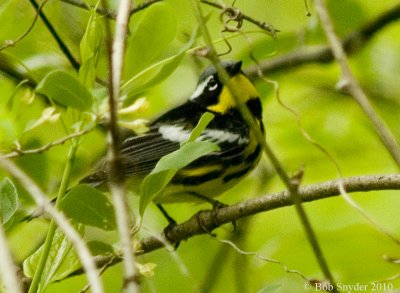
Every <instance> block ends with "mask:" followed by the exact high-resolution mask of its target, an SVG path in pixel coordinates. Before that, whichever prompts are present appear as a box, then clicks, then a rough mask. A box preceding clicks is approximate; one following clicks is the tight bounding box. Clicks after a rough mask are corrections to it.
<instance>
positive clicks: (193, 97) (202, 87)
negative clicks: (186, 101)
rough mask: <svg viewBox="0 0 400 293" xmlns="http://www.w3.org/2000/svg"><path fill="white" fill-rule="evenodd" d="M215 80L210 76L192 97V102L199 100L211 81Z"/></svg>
mask: <svg viewBox="0 0 400 293" xmlns="http://www.w3.org/2000/svg"><path fill="white" fill-rule="evenodd" d="M211 78H213V76H212V75H211V76H209V77H208V78H207V79H206V80H205V81H203V82H202V83H200V84H199V85H198V86H197V87H196V89H195V91H194V92H193V94H192V95H191V96H190V100H191V101H193V100H194V99H196V98H198V97H199V96H200V95H201V94H202V93H203V91H204V89H205V88H206V86H207V84H208V82H209V81H210V79H211Z"/></svg>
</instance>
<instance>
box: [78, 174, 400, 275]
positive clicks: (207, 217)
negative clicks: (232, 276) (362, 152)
mask: <svg viewBox="0 0 400 293" xmlns="http://www.w3.org/2000/svg"><path fill="white" fill-rule="evenodd" d="M342 180H343V185H344V187H345V189H346V191H347V192H349V193H350V192H368V191H381V190H400V174H393V175H368V176H356V177H349V178H343V179H342ZM298 194H299V196H300V199H301V201H302V202H312V201H315V200H319V199H324V198H329V197H333V196H338V195H340V190H339V180H331V181H326V182H323V183H318V184H313V185H308V186H304V187H301V188H299V192H298ZM291 205H293V202H292V200H291V198H290V195H289V192H288V191H281V192H276V193H273V194H268V195H265V196H261V197H257V198H251V199H248V200H245V201H242V202H239V203H236V204H233V205H230V206H227V207H223V208H220V209H218V210H217V211H213V210H203V211H200V212H199V213H197V214H195V215H194V216H192V217H191V218H190V219H189V220H187V221H186V222H184V223H181V224H179V225H176V226H174V227H172V228H170V229H167V230H166V232H164V233H162V234H161V236H160V237H148V238H143V239H142V240H140V246H141V250H140V251H138V252H137V253H138V254H146V253H149V252H151V251H153V250H156V249H160V248H162V247H165V243H166V241H162V240H160V238H161V239H167V240H168V242H169V243H171V245H174V244H176V243H179V242H181V241H182V240H187V239H189V238H191V237H193V236H196V235H202V234H206V233H207V232H206V231H212V230H214V229H215V228H218V227H220V226H222V225H223V224H228V223H232V222H234V221H237V220H239V219H241V218H244V217H248V216H253V215H256V214H260V213H262V212H267V211H270V210H274V209H278V208H282V207H287V206H291ZM110 260H111V261H110ZM96 261H97V264H98V266H103V265H106V264H107V265H109V266H111V265H113V264H116V263H118V262H120V261H121V258H120V257H119V256H106V257H104V256H97V257H96ZM79 273H81V272H80V271H77V272H75V273H74V275H75V274H79Z"/></svg>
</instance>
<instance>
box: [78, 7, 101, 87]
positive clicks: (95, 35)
mask: <svg viewBox="0 0 400 293" xmlns="http://www.w3.org/2000/svg"><path fill="white" fill-rule="evenodd" d="M90 12H91V14H90V18H89V21H88V24H87V27H86V31H85V34H84V35H83V37H82V40H81V43H80V53H81V60H82V64H81V67H80V68H79V78H80V80H81V82H82V83H83V84H84V85H85V86H87V87H88V88H93V87H94V84H95V80H96V68H97V63H98V61H99V57H100V50H101V46H102V43H103V30H102V27H101V23H100V21H99V17H98V16H97V13H96V11H95V10H94V9H92V10H91V11H90Z"/></svg>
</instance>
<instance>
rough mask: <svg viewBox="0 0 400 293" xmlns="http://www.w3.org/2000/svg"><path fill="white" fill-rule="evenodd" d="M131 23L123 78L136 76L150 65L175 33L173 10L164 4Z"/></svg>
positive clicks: (147, 10)
mask: <svg viewBox="0 0 400 293" xmlns="http://www.w3.org/2000/svg"><path fill="white" fill-rule="evenodd" d="M133 20H134V21H132V22H131V23H132V24H133V27H131V31H132V34H131V36H130V38H129V40H128V47H127V51H126V59H127V64H129V66H125V76H127V77H129V76H132V75H135V74H137V73H138V72H140V71H142V70H143V69H145V68H146V67H147V66H149V65H150V64H152V63H153V62H154V61H155V59H156V58H157V57H159V56H160V54H161V53H163V52H164V51H165V49H166V48H167V47H168V45H169V44H170V43H171V41H172V40H173V39H174V38H175V35H176V33H177V18H176V14H175V10H174V9H173V8H172V7H171V6H170V4H168V3H165V2H160V3H156V4H154V5H152V6H150V7H149V8H148V9H146V10H145V11H143V14H142V15H141V16H140V19H139V20H137V19H136V18H135V17H134V18H133Z"/></svg>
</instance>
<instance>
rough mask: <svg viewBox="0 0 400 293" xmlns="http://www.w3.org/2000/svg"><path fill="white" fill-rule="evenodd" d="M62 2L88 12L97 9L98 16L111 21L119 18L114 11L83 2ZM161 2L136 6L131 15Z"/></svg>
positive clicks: (155, 0)
mask: <svg viewBox="0 0 400 293" xmlns="http://www.w3.org/2000/svg"><path fill="white" fill-rule="evenodd" d="M60 1H62V2H64V3H68V4H71V5H74V6H77V7H80V8H83V9H86V10H88V9H96V12H97V13H98V14H101V15H104V16H107V17H108V18H111V19H116V18H117V13H116V12H115V11H112V10H109V9H104V8H102V7H95V6H93V5H88V4H86V3H85V2H83V1H81V0H60ZM161 1H163V0H149V1H146V2H144V3H141V4H139V5H138V6H136V7H134V8H132V9H131V11H130V12H129V13H130V15H132V14H135V13H137V12H139V11H142V10H144V9H146V8H147V7H149V6H151V5H153V4H154V3H157V2H161Z"/></svg>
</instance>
